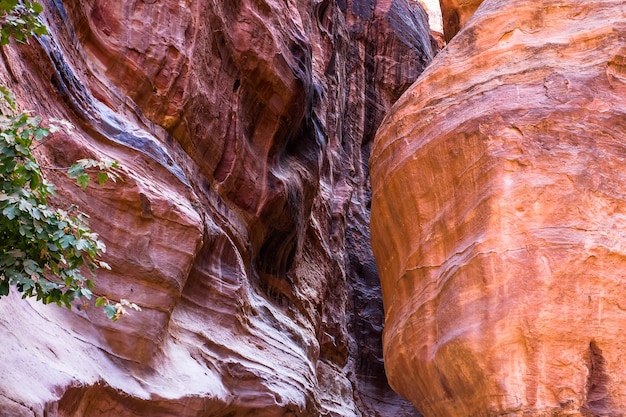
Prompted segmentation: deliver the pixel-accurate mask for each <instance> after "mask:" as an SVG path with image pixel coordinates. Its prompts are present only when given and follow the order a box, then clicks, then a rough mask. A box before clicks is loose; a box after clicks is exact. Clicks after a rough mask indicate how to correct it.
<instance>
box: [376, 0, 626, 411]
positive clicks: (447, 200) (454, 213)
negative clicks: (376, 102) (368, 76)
mask: <svg viewBox="0 0 626 417" xmlns="http://www.w3.org/2000/svg"><path fill="white" fill-rule="evenodd" d="M625 21H626V9H625V8H624V5H623V3H622V2H619V1H591V2H589V1H585V2H582V1H579V2H568V3H567V4H565V3H562V2H558V1H544V2H536V1H529V0H515V1H486V2H485V3H484V4H483V5H482V6H481V8H480V9H479V10H478V12H477V14H476V15H475V16H474V17H473V18H472V20H471V22H470V24H469V25H468V26H466V27H465V28H464V29H463V31H461V32H460V33H459V34H458V35H457V37H456V38H455V39H453V40H452V42H450V43H449V45H448V46H447V49H446V50H445V51H443V52H442V53H440V54H439V55H438V56H437V58H436V59H435V60H434V61H433V63H432V64H431V66H430V67H429V68H428V69H427V71H426V72H425V73H424V74H423V75H422V77H421V78H420V80H419V81H418V82H417V83H416V84H415V85H413V87H412V88H411V89H410V90H409V91H408V92H407V93H406V94H405V95H403V97H402V98H401V99H400V100H399V101H398V103H397V104H396V106H395V107H394V109H393V110H392V112H391V114H390V115H389V117H388V118H386V120H385V121H384V122H383V124H382V125H381V128H380V130H379V132H378V135H377V137H376V142H375V145H374V148H373V150H372V158H371V170H372V171H371V172H372V187H373V205H372V241H373V243H374V253H375V254H376V259H377V261H378V265H379V270H380V273H381V279H382V287H383V297H384V305H385V310H386V322H385V325H386V327H385V333H384V352H385V360H386V362H385V363H386V368H387V375H388V377H389V379H390V383H391V385H392V386H393V387H394V388H395V389H396V390H397V391H398V392H399V393H400V394H402V395H403V396H405V397H406V398H409V399H410V400H411V401H412V402H413V403H414V404H416V406H417V407H418V408H419V409H420V410H421V411H422V412H423V413H424V415H426V416H448V417H449V416H502V415H522V414H523V415H529V416H546V415H558V416H561V415H576V416H582V415H584V416H590V415H594V416H600V415H612V416H617V415H624V414H625V413H626V390H625V388H624V387H626V368H625V366H624V361H623V356H624V352H625V350H626V344H624V342H623V338H622V337H621V332H622V330H623V329H624V328H626V316H625V315H624V311H623V306H624V296H625V295H626V290H625V288H624V282H625V280H626V276H625V273H624V236H623V233H622V232H621V231H622V230H623V229H624V227H625V226H626V224H625V221H624V219H625V218H624V213H623V199H624V195H625V194H626V188H625V185H624V184H626V172H625V170H624V164H623V155H624V152H625V151H626V147H625V143H626V142H625V141H624V138H625V137H626V136H625V134H626V132H625V131H624V125H623V117H624V113H625V112H626V106H625V105H624V100H623V97H624V94H625V93H626V77H625V76H624V74H626V72H625V71H624V66H623V64H624V62H625V58H624V51H626V40H625V39H624V36H623V29H624V22H625Z"/></svg>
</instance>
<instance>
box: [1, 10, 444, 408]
mask: <svg viewBox="0 0 626 417" xmlns="http://www.w3.org/2000/svg"><path fill="white" fill-rule="evenodd" d="M42 3H43V4H44V7H45V9H46V12H45V20H46V22H47V24H48V26H49V28H50V36H49V37H44V38H42V39H39V40H35V39H32V40H31V41H30V43H29V45H15V44H13V45H10V46H7V47H4V48H3V54H2V57H3V58H4V59H3V61H2V62H1V63H0V82H1V83H2V84H3V85H7V86H8V87H9V88H11V89H12V90H13V91H15V93H16V95H17V97H18V101H19V102H20V104H21V105H22V106H23V107H24V108H30V109H33V110H35V111H36V112H37V113H38V114H42V115H44V116H45V117H47V118H48V117H57V118H65V119H67V120H69V121H71V122H72V123H73V124H74V125H75V126H76V129H75V131H74V132H73V133H72V134H64V135H57V136H54V137H53V138H52V139H51V140H50V141H48V142H46V144H45V145H42V146H41V147H39V148H37V155H38V158H39V160H40V161H42V165H45V166H46V167H48V168H47V171H46V175H47V176H49V177H50V179H52V180H54V182H55V183H57V185H58V186H59V190H60V191H59V198H58V200H57V201H56V204H59V205H66V204H70V202H71V203H77V204H78V205H79V206H80V207H81V208H82V209H83V210H85V211H87V212H88V213H89V214H90V216H91V222H90V224H91V227H92V229H93V230H94V231H96V232H98V233H100V234H101V236H102V239H103V240H104V241H105V243H106V244H107V246H108V249H109V250H108V252H107V255H106V257H105V259H104V260H105V261H107V262H108V263H109V264H111V265H112V267H113V269H112V271H110V272H107V271H104V272H101V273H100V274H99V276H98V278H97V284H96V292H98V293H100V294H102V295H106V296H107V297H109V298H111V299H113V300H118V299H120V298H129V299H131V300H132V301H134V302H135V303H137V304H139V305H140V306H141V307H142V308H143V311H142V312H141V313H135V312H133V313H131V314H130V315H129V316H128V317H124V318H123V319H122V320H120V321H118V322H116V323H111V322H109V321H107V320H106V318H105V316H104V315H103V313H102V311H100V310H98V309H96V308H94V307H93V305H89V304H87V305H85V306H79V305H77V306H76V308H74V309H73V311H72V312H68V311H65V310H60V309H58V308H56V307H55V306H42V305H39V304H37V303H29V302H26V301H22V300H19V299H17V298H16V297H15V295H14V297H13V298H10V299H2V300H0V340H1V341H2V342H1V345H2V349H3V352H4V354H3V355H2V361H0V415H6V414H3V413H4V411H5V410H10V412H9V415H11V416H25V415H28V416H31V415H33V414H34V415H36V416H38V417H41V416H44V415H45V416H47V417H102V416H107V417H108V416H117V417H138V416H141V417H143V416H150V417H171V416H178V417H187V416H197V417H200V416H255V417H259V416H260V417H264V416H283V415H284V416H315V417H317V416H320V415H333V416H358V415H367V416H390V415H393V416H415V415H418V412H417V411H416V410H415V408H414V407H413V406H412V405H411V404H410V403H408V402H407V401H405V400H402V399H401V398H400V397H398V395H397V394H395V393H394V392H393V391H391V389H390V388H389V386H388V385H387V383H386V379H385V376H384V370H383V366H382V345H381V342H380V333H381V328H382V320H383V311H382V302H381V300H380V296H379V282H378V275H377V270H376V266H375V263H374V259H373V255H372V253H371V247H370V245H369V231H368V222H369V203H370V201H369V191H368V178H369V177H368V170H367V164H366V161H367V159H368V158H369V149H370V147H371V141H372V139H373V135H374V132H375V130H376V129H377V127H378V125H379V123H380V121H381V120H382V118H383V116H384V114H385V112H386V111H387V110H388V109H389V108H390V106H391V104H392V103H393V102H394V101H395V100H396V99H397V98H398V97H399V96H400V95H401V94H402V93H403V92H404V91H405V90H406V88H408V87H409V86H410V85H411V83H413V82H414V80H415V79H416V78H417V76H418V75H419V74H420V73H421V71H422V70H423V68H424V67H425V66H426V64H427V63H428V62H429V61H430V60H431V59H432V56H433V55H434V53H435V51H434V50H433V48H432V45H433V42H432V39H431V36H430V31H429V28H428V25H427V23H426V19H427V17H426V14H425V12H424V11H423V10H422V9H421V8H420V7H419V6H417V3H416V2H414V1H412V2H410V3H409V2H408V1H405V0H394V1H382V0H381V1H376V0H343V1H317V0H316V1H307V2H304V1H300V2H296V1H276V0H255V1H252V0H244V1H224V0H199V1H186V2H185V1H173V0H165V1H158V2H157V1H154V0H150V1H149V0H144V1H137V2H125V1H117V0H116V1H110V0H93V1H77V0H67V1H56V0H55V1H52V0H50V1H43V2H42ZM88 156H91V157H109V158H112V159H117V160H119V162H120V164H121V165H122V167H123V168H122V175H123V177H124V182H122V183H119V184H107V185H106V186H105V187H97V186H95V185H93V186H90V187H88V189H87V190H85V191H81V190H80V189H79V188H78V187H76V186H75V185H74V184H73V183H72V182H71V181H69V180H66V179H64V177H63V172H62V170H59V169H60V168H63V167H67V166H69V165H71V163H73V161H75V160H76V159H79V158H83V157H88Z"/></svg>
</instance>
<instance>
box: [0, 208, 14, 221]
mask: <svg viewBox="0 0 626 417" xmlns="http://www.w3.org/2000/svg"><path fill="white" fill-rule="evenodd" d="M2 214H4V215H5V216H7V218H8V219H9V220H13V219H14V218H15V216H16V215H17V208H16V207H15V206H6V207H5V208H4V210H2Z"/></svg>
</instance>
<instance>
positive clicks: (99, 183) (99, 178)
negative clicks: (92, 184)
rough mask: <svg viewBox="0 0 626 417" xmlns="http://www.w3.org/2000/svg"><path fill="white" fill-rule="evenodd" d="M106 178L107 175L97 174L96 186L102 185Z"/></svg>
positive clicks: (104, 173)
mask: <svg viewBox="0 0 626 417" xmlns="http://www.w3.org/2000/svg"><path fill="white" fill-rule="evenodd" d="M108 178H109V175H108V174H107V173H106V172H98V185H102V184H104V183H105V182H106V181H107V179H108Z"/></svg>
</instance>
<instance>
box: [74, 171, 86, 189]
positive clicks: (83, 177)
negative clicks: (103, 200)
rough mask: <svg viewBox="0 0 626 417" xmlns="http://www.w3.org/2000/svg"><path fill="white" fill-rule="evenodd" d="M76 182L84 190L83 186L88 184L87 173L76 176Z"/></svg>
mask: <svg viewBox="0 0 626 417" xmlns="http://www.w3.org/2000/svg"><path fill="white" fill-rule="evenodd" d="M76 183H77V184H78V185H80V188H82V189H83V190H84V189H85V188H87V184H89V175H87V174H80V175H79V176H78V177H77V178H76Z"/></svg>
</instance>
